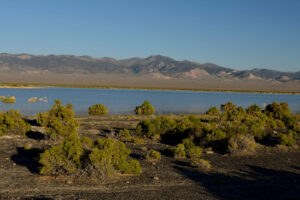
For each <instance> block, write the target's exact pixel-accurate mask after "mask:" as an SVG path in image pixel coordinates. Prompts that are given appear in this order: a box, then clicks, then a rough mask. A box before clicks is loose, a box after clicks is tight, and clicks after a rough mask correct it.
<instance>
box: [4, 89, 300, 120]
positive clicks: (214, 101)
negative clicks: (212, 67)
mask: <svg viewBox="0 0 300 200" xmlns="http://www.w3.org/2000/svg"><path fill="white" fill-rule="evenodd" d="M9 95H11V96H16V103H15V104H5V103H0V110H3V111H6V110H8V109H18V110H19V111H20V112H21V113H22V114H23V115H36V114H37V113H38V112H43V111H46V110H48V109H50V108H51V106H52V105H53V101H54V100H55V99H59V100H61V101H62V102H63V104H67V103H71V104H73V105H74V111H75V113H76V114H78V115H87V114H88V108H89V106H91V105H93V104H98V103H99V104H105V105H106V106H107V107H108V109H109V114H133V110H134V108H135V107H136V106H137V105H141V104H142V103H143V101H144V100H148V101H150V102H151V103H152V104H153V106H154V107H155V108H156V111H157V114H170V113H174V114H179V113H203V112H205V111H206V110H207V109H208V108H209V107H211V106H217V107H219V106H220V104H224V103H226V102H228V101H231V102H233V103H234V104H236V105H238V106H242V107H244V108H246V107H247V106H249V105H251V104H257V105H258V106H260V107H261V108H263V107H264V106H265V105H267V104H270V103H272V102H273V101H277V102H287V103H288V104H289V106H290V108H291V110H292V112H294V113H300V95H292V94H258V93H231V92H195V91H165V90H126V89H94V88H93V89H92V88H55V87H47V88H39V89H16V88H0V96H9ZM31 97H37V98H43V99H47V101H48V102H45V101H38V102H35V103H30V102H28V99H29V98H31ZM45 97H46V98H45Z"/></svg>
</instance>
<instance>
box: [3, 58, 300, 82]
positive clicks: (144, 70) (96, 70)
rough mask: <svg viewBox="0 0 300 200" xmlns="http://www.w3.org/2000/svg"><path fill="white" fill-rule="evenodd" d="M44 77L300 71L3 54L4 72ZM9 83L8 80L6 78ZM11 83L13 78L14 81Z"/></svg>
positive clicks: (241, 76) (283, 77)
mask: <svg viewBox="0 0 300 200" xmlns="http://www.w3.org/2000/svg"><path fill="white" fill-rule="evenodd" d="M13 74H19V75H22V76H24V77H25V76H28V75H30V76H36V77H37V76H39V75H43V76H44V77H46V76H47V74H49V75H53V74H58V75H60V76H63V75H68V76H70V75H77V76H78V75H85V76H88V75H93V76H95V75H96V74H102V75H103V74H104V75H108V76H109V75H116V74H118V75H120V76H127V75H128V76H130V77H150V78H151V79H152V80H155V79H157V80H159V79H164V80H172V79H174V80H181V79H184V80H218V81H219V83H220V82H222V81H225V82H226V81H227V82H228V81H247V80H253V81H264V82H270V83H288V82H290V83H293V84H296V85H299V84H300V71H298V72H283V71H276V70H269V69H251V70H235V69H231V68H226V67H222V66H218V65H216V64H213V63H203V64H200V63H197V62H192V61H188V60H184V61H177V60H175V59H172V58H170V57H166V56H161V55H155V56H150V57H147V58H130V59H121V60H117V59H114V58H109V57H104V58H92V57H89V56H73V55H29V54H9V53H1V54H0V75H2V76H1V77H4V75H13ZM1 77H0V78H1ZM6 82H7V81H6ZM10 82H11V81H10Z"/></svg>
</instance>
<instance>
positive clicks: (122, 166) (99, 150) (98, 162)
mask: <svg viewBox="0 0 300 200" xmlns="http://www.w3.org/2000/svg"><path fill="white" fill-rule="evenodd" d="M130 153H131V151H130V150H129V149H127V148H126V145H125V144H124V143H123V142H120V141H118V140H115V139H111V138H108V139H106V138H103V139H98V140H97V142H96V145H95V147H94V148H93V149H92V152H91V153H90V154H89V155H88V157H89V160H90V161H91V163H92V165H93V166H95V168H96V169H98V170H99V171H100V172H102V173H104V175H111V174H113V172H115V171H119V172H121V173H126V174H140V173H141V168H140V165H139V162H138V161H136V160H132V159H128V156H129V154H130Z"/></svg>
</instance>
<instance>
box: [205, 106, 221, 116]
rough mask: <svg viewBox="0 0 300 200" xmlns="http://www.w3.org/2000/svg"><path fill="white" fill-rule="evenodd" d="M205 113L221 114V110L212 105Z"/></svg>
mask: <svg viewBox="0 0 300 200" xmlns="http://www.w3.org/2000/svg"><path fill="white" fill-rule="evenodd" d="M205 114H207V115H220V114H221V111H220V109H218V108H217V107H215V106H213V107H210V108H209V109H208V110H207V111H206V112H205Z"/></svg>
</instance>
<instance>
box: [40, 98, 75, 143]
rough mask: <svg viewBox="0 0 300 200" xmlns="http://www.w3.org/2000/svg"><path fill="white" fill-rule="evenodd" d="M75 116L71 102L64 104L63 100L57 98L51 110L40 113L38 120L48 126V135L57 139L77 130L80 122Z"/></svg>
mask: <svg viewBox="0 0 300 200" xmlns="http://www.w3.org/2000/svg"><path fill="white" fill-rule="evenodd" d="M74 116H75V113H74V111H73V106H72V105H71V104H67V106H63V105H62V102H61V101H59V100H55V101H54V105H53V106H52V108H51V110H49V111H48V112H45V113H39V114H38V117H37V122H38V123H39V124H40V125H42V126H44V127H45V128H46V134H47V136H48V137H50V138H52V139H56V138H59V137H65V136H67V135H69V134H71V133H76V132H77V127H78V126H79V123H78V122H77V120H75V118H74Z"/></svg>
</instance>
